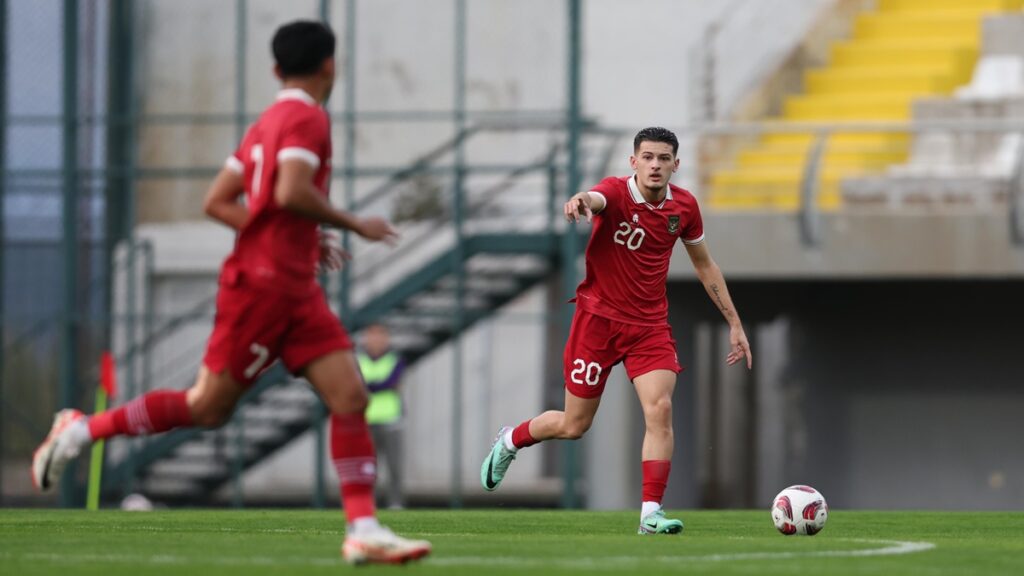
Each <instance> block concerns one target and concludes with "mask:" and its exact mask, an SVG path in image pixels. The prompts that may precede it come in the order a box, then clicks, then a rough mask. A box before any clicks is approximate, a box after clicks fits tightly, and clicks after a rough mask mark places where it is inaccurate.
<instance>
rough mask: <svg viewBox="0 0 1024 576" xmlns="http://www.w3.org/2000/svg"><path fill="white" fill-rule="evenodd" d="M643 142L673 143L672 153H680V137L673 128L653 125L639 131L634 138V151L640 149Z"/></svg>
mask: <svg viewBox="0 0 1024 576" xmlns="http://www.w3.org/2000/svg"><path fill="white" fill-rule="evenodd" d="M641 142H664V143H665V144H671V145H672V155H673V156H675V155H677V154H678V153H679V139H678V138H676V135H675V134H673V133H672V131H671V130H667V129H665V128H662V127H660V126H651V127H650V128H644V129H643V130H641V131H639V132H637V133H636V138H633V152H636V151H637V150H639V149H640V143H641Z"/></svg>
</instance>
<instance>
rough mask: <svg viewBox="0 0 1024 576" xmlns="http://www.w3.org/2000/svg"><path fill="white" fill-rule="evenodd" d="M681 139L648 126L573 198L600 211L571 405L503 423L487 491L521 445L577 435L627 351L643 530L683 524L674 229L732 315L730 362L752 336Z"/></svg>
mask: <svg viewBox="0 0 1024 576" xmlns="http://www.w3.org/2000/svg"><path fill="white" fill-rule="evenodd" d="M678 151H679V141H678V140H677V139H676V136H675V134H673V133H672V132H670V131H668V130H666V129H664V128H645V129H643V130H641V131H640V132H639V133H638V134H637V135H636V138H634V140H633V155H632V156H631V157H630V159H629V162H630V166H631V167H632V168H633V170H634V174H633V175H631V176H628V177H622V178H605V179H604V180H602V181H601V183H600V184H598V185H597V186H595V187H594V188H593V189H592V190H590V191H588V192H580V193H578V194H576V195H574V196H573V197H572V198H570V199H569V201H568V202H566V203H565V207H564V211H565V217H566V218H567V219H568V220H569V221H570V222H578V221H579V220H580V219H581V218H586V220H587V222H593V223H594V227H593V231H592V232H591V234H590V242H589V244H588V245H587V252H586V262H587V275H586V278H584V280H583V282H582V283H581V284H580V285H579V287H578V288H577V289H576V298H574V299H573V300H574V301H575V302H576V314H575V316H574V317H573V321H572V328H571V330H570V332H569V341H568V342H567V343H566V345H565V355H564V363H563V373H564V377H565V409H564V410H549V411H547V412H544V413H543V414H540V415H539V416H536V417H535V418H531V419H529V420H527V421H525V422H523V423H522V424H520V425H518V426H516V427H514V428H513V427H510V426H506V427H504V428H502V429H501V430H500V431H499V432H498V437H497V438H496V439H495V441H494V446H493V447H492V448H491V452H490V454H488V456H487V458H486V459H485V460H484V463H483V466H482V467H481V469H480V481H481V483H482V484H483V487H484V489H485V490H488V491H490V490H495V489H496V488H497V487H498V485H499V484H500V483H501V481H502V479H504V477H505V472H506V471H507V470H508V467H509V465H510V464H511V463H512V460H514V459H515V457H516V452H517V451H518V450H519V449H521V448H525V447H527V446H532V445H534V444H536V443H538V442H542V441H544V440H549V439H552V438H561V439H568V440H575V439H577V438H580V437H581V436H583V434H584V433H586V431H587V430H588V429H589V428H590V425H591V423H592V422H593V421H594V415H595V414H596V413H597V407H598V405H599V404H600V402H601V393H602V392H603V391H604V386H605V382H606V381H607V379H608V373H609V371H610V370H611V369H612V367H613V366H615V365H616V364H618V363H619V362H623V363H624V364H625V367H626V374H627V375H628V376H629V378H630V380H632V382H633V386H634V387H635V388H636V393H637V396H638V397H639V398H640V404H641V407H642V408H643V413H644V421H645V423H646V427H647V430H646V433H645V435H644V443H643V449H642V471H643V494H642V500H641V502H642V504H641V512H640V527H639V529H638V533H640V534H676V533H679V532H682V530H683V523H682V522H681V521H679V520H675V519H669V518H666V517H665V513H664V512H663V511H662V509H661V500H662V497H663V496H664V494H665V485H666V484H667V483H668V475H669V469H670V467H671V458H672V448H673V442H674V437H673V433H672V391H673V390H674V389H675V385H676V374H678V373H679V372H680V371H681V370H682V369H681V367H680V366H679V361H678V359H677V358H676V347H675V340H673V339H672V331H671V328H670V327H669V325H668V301H667V300H666V298H665V283H666V281H667V279H668V266H669V259H670V258H671V257H672V250H673V248H674V246H675V243H676V241H677V239H678V240H680V241H682V242H683V244H684V245H685V246H686V251H687V253H688V254H689V256H690V260H691V261H692V262H693V266H694V268H695V269H696V271H697V277H698V278H699V279H700V281H701V283H703V284H704V288H705V289H706V290H707V292H708V295H709V296H710V297H711V300H712V301H713V302H714V303H715V305H716V306H718V308H719V310H721V312H722V315H723V316H725V319H726V320H727V321H728V322H729V327H730V337H729V340H730V343H731V350H730V351H729V354H728V355H727V356H726V362H727V363H728V364H729V365H733V364H736V363H737V362H739V361H741V360H743V359H744V358H745V359H746V363H747V368H748V369H749V368H750V367H751V365H752V359H753V357H752V356H751V352H750V345H749V343H748V342H747V336H746V334H745V333H744V331H743V325H742V324H741V323H740V317H739V314H738V313H737V312H736V308H735V306H733V303H732V299H731V298H730V296H729V291H728V290H727V289H726V286H725V279H724V278H723V277H722V271H721V270H720V269H719V268H718V265H717V264H715V261H714V260H713V259H712V258H711V254H710V253H709V252H708V248H707V244H706V243H705V242H704V226H703V223H702V221H701V217H700V209H699V208H698V206H697V201H696V199H694V197H693V195H691V194H690V193H689V192H687V191H686V190H683V189H682V188H679V187H677V186H673V185H671V184H669V178H670V177H671V176H672V173H673V172H675V171H676V170H678V169H679V159H678V158H677V157H676V154H677V153H678Z"/></svg>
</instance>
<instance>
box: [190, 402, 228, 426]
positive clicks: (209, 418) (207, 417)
mask: <svg viewBox="0 0 1024 576" xmlns="http://www.w3.org/2000/svg"><path fill="white" fill-rule="evenodd" d="M190 408H191V410H192V422H193V423H194V424H195V425H196V426H199V427H202V428H219V427H220V426H223V425H224V424H225V423H226V422H227V421H228V420H229V419H230V418H231V408H225V407H223V406H213V405H210V404H208V403H202V402H200V403H197V404H195V405H193V406H190Z"/></svg>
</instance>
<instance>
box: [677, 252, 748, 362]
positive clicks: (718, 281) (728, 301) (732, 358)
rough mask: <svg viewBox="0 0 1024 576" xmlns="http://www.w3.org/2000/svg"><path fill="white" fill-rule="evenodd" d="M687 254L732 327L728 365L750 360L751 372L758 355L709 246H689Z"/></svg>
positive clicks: (726, 358)
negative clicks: (748, 337) (752, 349)
mask: <svg viewBox="0 0 1024 576" xmlns="http://www.w3.org/2000/svg"><path fill="white" fill-rule="evenodd" d="M685 246H686V253H687V254H689V255H690V261H691V262H693V268H694V270H696V271H697V278H698V279H699V280H700V282H701V284H703V285H704V290H706V291H707V293H708V296H710V297H711V301H712V302H714V303H715V306H717V307H718V309H719V311H721V312H722V316H724V317H725V320H726V321H727V322H728V323H729V344H730V349H729V354H728V355H727V356H726V357H725V360H726V362H727V363H728V364H729V365H730V366H732V365H733V364H735V363H737V362H739V361H740V360H742V359H743V358H746V359H747V368H748V369H749V368H751V367H752V366H753V365H754V355H753V354H752V353H751V352H750V343H749V342H747V333H746V332H744V331H743V323H742V322H741V321H740V314H739V312H737V311H736V306H735V305H734V304H733V302H732V296H730V295H729V289H728V288H727V287H726V285H725V277H724V276H723V275H722V270H721V268H719V267H718V264H717V263H715V260H714V259H713V258H711V252H709V251H708V245H707V242H701V243H699V244H686V245H685Z"/></svg>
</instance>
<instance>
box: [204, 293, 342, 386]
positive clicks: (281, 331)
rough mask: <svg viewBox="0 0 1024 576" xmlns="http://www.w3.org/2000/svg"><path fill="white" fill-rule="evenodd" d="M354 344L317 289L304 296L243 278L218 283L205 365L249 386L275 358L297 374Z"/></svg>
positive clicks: (212, 370)
mask: <svg viewBox="0 0 1024 576" xmlns="http://www.w3.org/2000/svg"><path fill="white" fill-rule="evenodd" d="M351 348H352V341H351V339H349V336H348V333H347V332H346V331H345V328H344V327H343V326H342V325H341V322H340V321H339V320H338V317H337V316H335V315H334V313H333V312H331V309H330V308H329V307H328V306H327V299H326V298H325V297H324V294H323V292H322V291H320V290H315V291H314V292H312V293H311V294H309V295H308V296H303V297H295V296H291V295H288V294H282V293H278V292H273V291H270V290H266V289H259V288H256V287H253V286H251V285H247V284H246V282H245V280H244V279H243V278H238V277H234V278H232V279H229V280H224V281H222V282H221V285H220V288H219V290H218V292H217V315H216V317H215V319H214V322H213V334H211V335H210V341H209V343H208V344H207V346H206V356H205V358H203V364H205V365H206V367H207V368H208V369H209V370H210V371H211V372H215V373H220V372H223V371H224V370H225V369H227V370H229V371H230V373H231V376H232V377H233V378H234V379H235V380H236V381H237V382H239V383H240V384H242V385H243V386H248V385H250V384H252V382H253V381H254V380H255V379H256V378H257V377H259V375H260V374H261V373H262V372H263V371H264V370H266V369H267V368H268V367H269V366H270V365H271V364H273V363H274V361H275V360H277V359H278V358H280V359H281V360H282V361H283V362H284V365H285V367H287V368H288V370H289V371H291V372H292V373H297V372H299V371H301V370H302V369H303V368H305V367H306V365H307V364H309V363H310V362H312V361H313V360H316V359H317V358H320V357H322V356H325V355H327V354H328V353H330V352H333V351H335V350H349V349H351Z"/></svg>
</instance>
